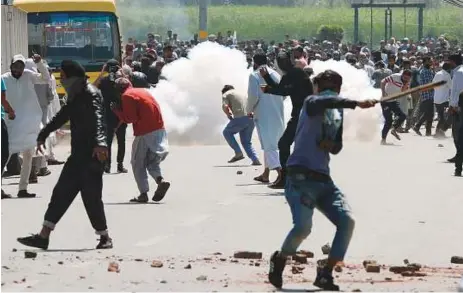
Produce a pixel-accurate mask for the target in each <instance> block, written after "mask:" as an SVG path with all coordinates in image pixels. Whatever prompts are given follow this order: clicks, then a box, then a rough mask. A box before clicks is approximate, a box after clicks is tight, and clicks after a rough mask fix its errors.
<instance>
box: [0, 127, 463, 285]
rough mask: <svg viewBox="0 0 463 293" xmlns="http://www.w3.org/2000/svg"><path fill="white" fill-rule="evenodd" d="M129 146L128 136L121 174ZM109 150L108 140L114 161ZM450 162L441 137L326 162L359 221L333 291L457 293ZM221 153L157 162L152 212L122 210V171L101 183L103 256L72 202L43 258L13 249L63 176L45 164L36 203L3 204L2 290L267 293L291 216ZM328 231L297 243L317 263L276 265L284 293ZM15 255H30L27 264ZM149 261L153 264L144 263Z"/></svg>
mask: <svg viewBox="0 0 463 293" xmlns="http://www.w3.org/2000/svg"><path fill="white" fill-rule="evenodd" d="M129 132H131V131H129ZM438 144H441V146H438ZM130 145H131V139H128V141H127V152H128V153H127V155H126V162H127V163H126V165H127V167H128V168H129V169H130V165H129V159H130ZM116 148H117V143H116V142H115V145H114V151H113V155H114V156H115V155H116ZM68 151H69V148H68V146H67V145H66V144H61V145H60V146H58V147H57V148H56V153H57V156H58V157H59V158H60V159H64V158H65V157H66V156H67V153H68ZM453 154H454V147H453V144H452V141H451V139H446V140H435V139H433V138H425V137H417V136H416V135H414V134H408V135H404V136H403V140H402V141H401V142H399V143H397V145H396V146H380V145H379V141H375V142H371V143H357V142H350V141H348V142H346V143H345V148H344V150H343V152H342V153H341V154H340V155H338V156H335V157H333V160H332V173H333V178H334V180H335V182H336V183H337V184H338V185H339V187H340V188H341V189H342V190H343V191H344V192H345V194H346V195H347V197H348V198H349V200H350V203H351V205H352V208H353V210H354V212H355V215H356V220H357V221H356V230H355V232H354V237H353V239H352V242H351V246H350V249H349V251H348V255H347V259H346V261H345V262H346V267H344V269H343V271H342V272H340V273H335V275H336V281H337V282H338V283H339V285H340V286H341V289H342V290H344V291H352V290H355V289H360V290H362V291H403V290H407V291H415V290H426V291H455V290H456V286H457V284H458V283H459V281H460V279H461V276H462V274H463V265H456V264H451V263H450V259H451V257H452V256H458V255H460V256H463V216H462V215H463V213H462V209H463V179H461V178H455V177H453V176H452V174H453V166H452V165H451V164H446V163H444V161H445V159H447V158H449V157H451V156H452V155H453ZM231 155H232V153H231V150H229V148H228V147H226V146H191V147H175V146H173V147H172V148H171V153H170V155H169V157H168V158H167V160H166V161H165V162H164V163H163V165H162V167H163V170H164V174H165V177H166V179H168V180H170V181H171V182H172V186H171V189H170V190H169V192H168V194H167V196H166V198H165V199H164V200H163V201H162V202H161V203H159V204H154V203H150V204H144V205H140V204H129V203H128V201H129V199H130V198H132V197H134V196H137V195H138V191H137V188H136V184H135V182H134V180H133V177H132V174H131V172H129V173H128V174H110V175H105V178H104V202H105V208H106V216H107V220H108V225H109V228H110V234H111V236H112V238H113V240H114V245H115V247H114V249H112V250H106V251H96V250H94V249H93V248H94V247H95V246H96V244H97V238H98V237H97V236H96V235H95V234H94V232H93V230H92V227H91V225H90V222H89V220H88V218H87V215H86V213H85V210H84V207H83V204H82V201H81V199H80V198H79V197H78V198H77V199H76V200H75V202H74V204H73V205H72V206H71V208H70V209H69V210H68V212H67V214H66V215H65V216H64V217H63V219H62V221H61V222H60V223H59V224H58V225H57V228H56V230H55V232H54V233H53V234H52V238H51V243H50V247H49V250H48V251H41V250H35V249H27V248H26V247H24V246H22V245H20V244H19V243H17V242H16V238H17V237H20V236H26V235H28V234H29V233H36V232H38V230H39V229H40V227H41V223H42V220H43V215H44V212H45V209H46V207H47V204H48V201H49V198H50V196H51V192H52V189H53V186H54V184H55V183H56V181H57V178H58V176H59V172H60V170H61V167H55V166H52V167H50V168H51V170H52V172H53V173H52V175H50V176H48V177H45V178H43V177H42V178H39V183H38V184H34V185H31V186H30V188H29V190H30V191H31V192H36V193H37V194H38V197H37V198H35V199H11V200H2V201H1V205H2V208H1V211H2V216H1V220H2V242H1V244H2V290H3V291H131V292H135V291H170V290H174V291H214V290H215V291H271V290H274V289H273V287H272V286H271V285H269V284H268V283H267V282H266V272H267V270H268V258H269V255H270V254H271V253H272V252H273V251H274V250H276V249H278V248H279V247H280V245H281V244H282V241H283V239H284V237H285V236H286V234H287V232H288V231H289V229H290V228H291V217H290V213H289V208H288V206H287V204H286V202H285V198H284V196H282V193H281V192H275V191H272V190H269V189H268V188H267V187H266V186H264V185H260V184H256V183H255V182H253V180H252V178H253V177H254V176H256V175H258V174H259V170H258V168H256V167H251V166H249V164H250V162H249V161H248V160H243V161H241V162H238V163H236V164H234V165H230V164H227V160H228V159H229V158H230V157H231ZM113 165H115V164H113ZM114 167H115V166H114ZM113 171H114V170H113ZM238 171H241V172H242V174H238V173H241V172H238ZM18 180H19V179H18V177H13V178H7V179H5V180H2V186H3V187H4V189H5V190H6V191H7V192H9V193H12V194H14V195H15V194H16V191H17V183H18ZM151 183H152V185H151V186H153V187H154V181H151ZM333 235H334V227H333V226H332V225H331V224H330V223H329V222H328V221H327V220H326V219H325V218H324V217H323V216H322V215H321V214H320V213H318V212H316V214H315V218H314V228H313V232H312V235H311V236H310V237H309V238H308V239H307V240H306V241H305V242H304V243H303V245H302V247H301V249H305V250H309V251H312V252H313V253H314V254H315V257H314V258H313V259H308V263H307V264H300V265H299V264H295V265H294V264H292V265H290V266H288V267H287V268H286V270H285V285H284V288H285V290H286V291H291V292H295V291H298V290H303V289H314V288H313V286H312V282H313V280H314V278H315V264H316V260H318V259H322V258H324V256H323V254H322V251H321V246H322V245H324V244H325V243H327V242H331V240H332V237H333ZM241 250H245V251H255V252H262V253H263V259H262V260H243V259H237V260H236V259H234V258H233V254H234V252H236V251H241ZM25 251H35V252H37V257H36V258H34V259H26V258H25V255H24V252H25ZM404 259H408V260H409V261H410V262H412V263H419V264H421V265H422V266H423V268H422V269H421V270H420V272H421V273H424V274H426V276H424V275H422V276H417V277H403V276H401V275H399V274H393V273H392V272H390V271H389V266H392V265H394V266H397V265H403V261H404ZM153 260H156V261H161V262H162V263H163V266H162V267H161V268H153V267H151V264H152V261H153ZM364 260H375V261H377V262H378V263H379V264H380V265H382V269H381V272H380V273H366V272H365V269H364V268H363V266H362V262H363V261H364ZM111 262H117V263H118V265H119V270H120V272H119V273H117V272H108V265H109V264H110V263H111ZM292 266H296V267H297V268H296V269H295V273H293V272H292V271H293V269H292Z"/></svg>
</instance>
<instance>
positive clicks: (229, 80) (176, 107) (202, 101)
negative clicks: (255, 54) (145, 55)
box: [150, 42, 381, 145]
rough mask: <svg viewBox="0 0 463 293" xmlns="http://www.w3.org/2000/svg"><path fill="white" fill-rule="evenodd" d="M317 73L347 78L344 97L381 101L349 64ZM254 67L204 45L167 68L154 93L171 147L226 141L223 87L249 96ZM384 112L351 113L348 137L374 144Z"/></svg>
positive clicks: (326, 65) (328, 65)
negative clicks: (325, 72) (252, 68)
mask: <svg viewBox="0 0 463 293" xmlns="http://www.w3.org/2000/svg"><path fill="white" fill-rule="evenodd" d="M312 67H313V69H314V72H315V74H318V73H319V72H321V71H323V70H326V69H332V70H335V71H337V72H338V73H340V74H341V75H342V76H343V87H342V93H341V94H342V96H344V97H346V98H349V99H354V100H360V99H367V98H369V99H373V98H379V96H380V94H381V93H380V91H379V90H377V89H374V88H373V87H372V86H371V84H370V80H369V78H368V76H367V73H366V72H364V71H362V70H358V69H356V68H354V67H352V66H351V65H349V64H347V63H346V62H336V61H327V62H322V61H315V62H312ZM249 73H250V71H249V69H247V62H246V58H245V55H244V54H243V53H241V52H240V51H237V50H233V49H229V48H225V47H223V46H220V45H218V44H215V43H210V42H205V43H201V44H199V45H198V46H196V47H194V48H193V49H192V50H191V51H190V53H189V55H188V59H186V58H182V59H180V60H178V61H175V62H173V63H171V64H169V65H166V66H165V67H164V69H163V76H165V77H166V79H167V80H161V81H160V82H159V83H158V85H157V87H156V88H155V89H151V90H150V91H151V93H152V94H153V96H154V97H155V98H156V100H157V101H158V102H159V104H160V106H161V109H162V111H163V117H164V120H165V124H166V129H167V131H168V133H169V141H170V142H171V144H180V145H192V144H198V145H210V144H220V143H223V142H224V139H223V137H222V130H223V127H224V126H225V125H226V123H227V121H228V119H227V118H226V117H225V115H224V113H223V112H222V110H221V103H222V98H221V97H222V94H221V90H222V88H223V86H224V85H226V84H230V85H233V86H234V87H235V88H236V90H238V91H240V92H242V93H246V92H247V83H248V78H249ZM290 113H291V101H290V99H289V98H288V99H286V101H285V115H286V119H289V115H290ZM380 114H381V112H380V109H379V108H378V107H376V108H374V109H370V110H362V111H359V110H356V111H346V118H345V122H344V123H345V124H344V125H345V126H344V128H345V137H347V138H351V139H352V138H354V139H358V140H364V141H365V140H371V139H373V138H374V137H375V136H378V135H379V134H378V132H379V123H380V116H381V115H380Z"/></svg>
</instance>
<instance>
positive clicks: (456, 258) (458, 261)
mask: <svg viewBox="0 0 463 293" xmlns="http://www.w3.org/2000/svg"><path fill="white" fill-rule="evenodd" d="M450 262H451V263H453V264H459V265H461V264H463V256H452V258H451V259H450Z"/></svg>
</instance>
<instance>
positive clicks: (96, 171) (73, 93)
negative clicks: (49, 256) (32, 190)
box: [18, 60, 113, 249]
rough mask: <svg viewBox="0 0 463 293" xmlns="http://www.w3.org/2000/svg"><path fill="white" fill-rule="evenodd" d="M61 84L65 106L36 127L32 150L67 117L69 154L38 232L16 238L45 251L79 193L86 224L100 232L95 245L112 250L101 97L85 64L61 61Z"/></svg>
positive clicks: (64, 122)
mask: <svg viewBox="0 0 463 293" xmlns="http://www.w3.org/2000/svg"><path fill="white" fill-rule="evenodd" d="M61 84H62V85H63V87H64V89H65V90H66V93H67V96H68V99H67V104H65V105H64V106H63V107H62V108H61V110H60V111H59V112H58V113H57V114H56V116H55V117H53V119H52V120H51V121H50V123H48V124H47V126H45V128H43V129H42V131H40V134H39V135H38V137H37V149H38V151H42V147H43V146H44V144H45V140H46V139H47V137H48V136H49V135H50V133H52V132H53V131H56V130H57V129H59V128H60V127H61V126H63V125H64V124H66V123H67V122H68V121H70V122H71V155H70V156H69V158H68V160H67V161H66V163H65V164H64V167H63V170H62V171H61V175H60V177H59V179H58V182H57V183H56V185H55V188H54V189H53V193H52V196H51V199H50V203H49V204H48V209H47V211H46V213H45V217H44V222H43V225H42V230H41V231H40V233H39V234H34V235H32V236H28V237H23V238H18V242H20V243H21V244H23V245H26V246H30V247H36V248H41V249H47V248H48V244H49V238H50V234H51V232H52V231H53V230H54V229H55V226H56V224H57V223H58V222H59V220H60V219H61V218H62V217H63V215H64V214H65V213H66V211H67V209H68V208H69V207H70V206H71V204H72V202H73V201H74V199H75V198H76V196H77V194H78V193H79V192H80V194H81V196H82V201H83V202H84V206H85V209H86V211H87V214H88V217H89V219H90V222H91V224H92V226H93V228H94V229H95V232H96V234H97V235H100V242H99V243H98V245H97V247H96V248H97V249H108V248H112V247H113V243H112V240H111V238H110V237H109V234H108V228H107V226H106V216H105V211H104V205H103V201H102V191H103V169H104V162H105V161H106V160H107V158H108V148H107V141H106V128H105V121H104V107H103V98H102V96H101V93H100V91H99V90H98V89H97V88H96V87H95V86H93V85H92V84H90V83H89V82H88V81H87V77H86V75H85V70H84V68H83V67H82V66H81V65H80V64H79V63H77V62H76V61H71V60H64V61H63V62H62V63H61Z"/></svg>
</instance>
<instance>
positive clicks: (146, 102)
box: [114, 88, 164, 136]
mask: <svg viewBox="0 0 463 293" xmlns="http://www.w3.org/2000/svg"><path fill="white" fill-rule="evenodd" d="M114 113H116V115H117V117H119V119H120V120H122V121H124V122H125V123H133V134H134V135H135V136H141V135H145V134H148V133H150V132H153V131H155V130H159V129H164V121H163V120H162V114H161V107H159V104H158V103H157V102H156V100H155V99H154V98H153V96H152V95H151V94H150V93H149V92H148V91H147V90H146V89H142V88H129V89H127V90H126V91H125V93H124V94H123V95H122V98H121V110H117V109H114Z"/></svg>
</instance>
